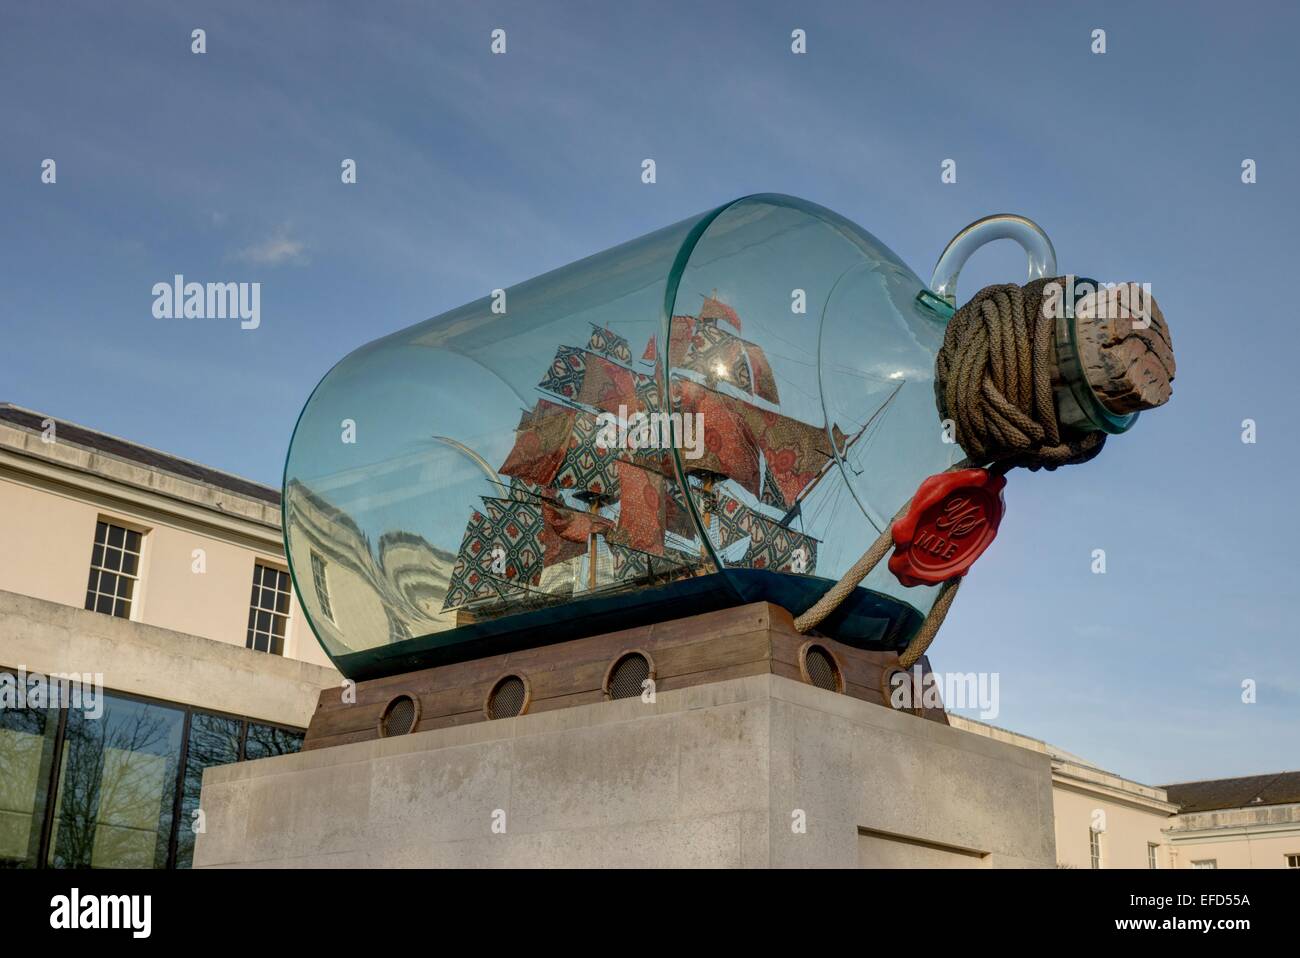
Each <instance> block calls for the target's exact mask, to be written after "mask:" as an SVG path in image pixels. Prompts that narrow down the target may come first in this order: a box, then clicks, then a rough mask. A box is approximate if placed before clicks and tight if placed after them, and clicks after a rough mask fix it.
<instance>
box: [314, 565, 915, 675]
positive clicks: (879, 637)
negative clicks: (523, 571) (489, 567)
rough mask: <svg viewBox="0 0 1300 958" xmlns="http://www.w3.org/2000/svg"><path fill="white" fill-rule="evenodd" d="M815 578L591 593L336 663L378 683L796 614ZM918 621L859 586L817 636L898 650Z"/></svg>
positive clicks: (710, 580) (811, 598) (739, 575)
mask: <svg viewBox="0 0 1300 958" xmlns="http://www.w3.org/2000/svg"><path fill="white" fill-rule="evenodd" d="M833 584H834V583H833V581H832V580H830V579H825V578H822V577H820V576H809V575H789V574H785V573H777V572H768V571H764V570H761V569H734V568H733V569H728V570H727V571H726V572H725V573H713V574H710V575H702V576H695V577H693V578H689V579H683V580H680V581H677V582H672V583H668V584H666V585H663V586H659V587H657V588H650V589H640V590H637V591H633V592H627V593H618V594H613V595H611V594H608V593H604V594H600V593H597V594H594V595H591V596H589V597H586V598H575V599H570V600H568V601H566V602H564V603H563V604H562V605H557V606H553V607H550V608H543V609H533V610H530V611H527V612H521V613H518V614H515V615H504V616H500V617H497V618H494V619H490V620H487V621H483V622H475V623H473V624H469V625H463V626H460V627H459V628H456V629H452V630H450V631H446V632H437V633H434V634H432V635H425V636H418V637H414V638H411V639H407V640H405V641H402V642H396V643H392V644H389V645H383V646H379V647H377V648H374V649H365V650H362V651H358V652H353V653H349V654H347V655H341V656H336V657H335V663H336V665H337V666H338V667H339V669H340V671H342V672H343V674H344V675H347V676H348V677H350V678H352V679H355V680H357V681H366V680H369V679H377V678H383V677H385V676H389V675H396V674H399V673H402V672H409V671H413V670H415V669H426V668H432V667H435V666H439V665H447V664H451V663H454V662H463V661H467V660H469V659H476V658H482V657H483V656H488V655H501V654H504V653H509V652H515V651H520V650H522V649H531V648H537V647H540V646H545V645H553V644H555V643H557V642H567V641H569V640H571V639H578V638H584V637H586V636H590V635H598V634H601V633H605V632H612V631H616V630H620V629H628V628H635V627H637V626H643V625H652V624H654V623H657V622H666V621H668V620H671V619H680V618H684V617H686V616H691V615H699V614H702V613H705V612H714V611H717V610H719V609H727V608H732V607H735V606H740V605H747V604H748V603H751V602H771V603H773V604H775V605H779V606H781V607H782V608H785V609H787V610H789V611H790V612H791V614H793V615H798V614H799V613H800V612H802V611H804V610H805V609H807V608H808V607H809V606H811V605H812V604H813V603H814V602H815V601H816V600H817V599H818V598H819V597H820V596H821V595H822V594H823V593H825V592H826V590H827V589H829V588H830V587H831V586H832V585H833ZM922 618H923V616H922V615H921V614H920V612H918V611H917V610H916V609H914V608H913V607H912V606H910V605H908V604H907V603H904V602H900V601H899V600H897V599H895V598H893V597H891V596H886V595H883V594H881V593H878V592H873V591H871V590H868V589H863V588H860V587H859V588H857V589H854V590H853V593H852V594H851V595H850V596H849V597H848V598H847V599H846V600H845V601H844V602H843V603H842V604H841V605H840V606H839V608H838V609H837V610H836V611H835V613H834V614H833V615H832V616H830V617H829V618H827V619H826V620H825V621H824V622H823V623H822V624H821V626H820V627H819V628H818V630H817V632H818V633H819V634H821V635H825V636H828V637H830V638H833V639H835V640H837V641H839V642H843V643H844V644H845V645H849V646H852V647H854V648H858V649H863V650H867V651H878V652H901V651H902V650H903V648H905V647H906V645H907V642H908V639H909V637H910V636H911V635H913V634H914V633H915V631H916V629H917V627H918V626H919V625H920V623H921V620H922Z"/></svg>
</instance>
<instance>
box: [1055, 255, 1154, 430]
mask: <svg viewBox="0 0 1300 958" xmlns="http://www.w3.org/2000/svg"><path fill="white" fill-rule="evenodd" d="M1052 283H1061V284H1062V285H1063V286H1065V287H1066V288H1065V289H1064V290H1047V291H1046V293H1045V296H1046V298H1045V302H1044V308H1048V304H1049V302H1050V303H1062V302H1063V303H1064V304H1066V307H1065V309H1064V310H1063V311H1059V310H1058V311H1055V315H1056V320H1057V322H1056V361H1057V362H1056V367H1057V368H1056V370H1055V371H1054V375H1053V379H1054V381H1055V383H1056V398H1057V411H1058V415H1059V417H1060V419H1061V422H1062V423H1064V424H1066V425H1069V426H1072V427H1074V428H1076V429H1080V430H1083V431H1085V432H1091V431H1100V432H1107V433H1120V432H1124V431H1126V430H1127V429H1128V428H1129V427H1130V426H1132V425H1133V423H1134V421H1135V420H1136V419H1137V414H1138V413H1139V412H1141V411H1142V410H1144V409H1154V408H1155V407H1157V406H1162V405H1164V404H1165V403H1166V402H1168V401H1169V397H1170V396H1171V395H1172V394H1173V380H1174V371H1175V364H1174V350H1173V344H1172V341H1171V339H1170V336H1169V325H1168V323H1166V322H1165V317H1164V313H1162V312H1161V311H1160V307H1159V305H1158V304H1157V303H1156V301H1155V298H1154V297H1153V296H1152V295H1151V292H1150V290H1149V289H1148V288H1147V287H1146V286H1142V285H1139V284H1137V283H1124V284H1121V285H1117V286H1109V287H1107V286H1101V287H1099V286H1098V285H1097V284H1095V283H1093V282H1092V281H1090V280H1082V279H1078V280H1076V279H1075V278H1074V277H1068V278H1066V279H1061V280H1053V281H1052ZM1069 304H1073V305H1072V307H1071V306H1070V305H1069Z"/></svg>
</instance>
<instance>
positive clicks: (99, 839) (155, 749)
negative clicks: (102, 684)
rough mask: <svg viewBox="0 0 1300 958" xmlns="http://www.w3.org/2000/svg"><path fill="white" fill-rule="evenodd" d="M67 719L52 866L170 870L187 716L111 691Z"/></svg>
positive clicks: (49, 854) (51, 846) (49, 861)
mask: <svg viewBox="0 0 1300 958" xmlns="http://www.w3.org/2000/svg"><path fill="white" fill-rule="evenodd" d="M65 721H66V725H67V728H66V730H65V732H64V739H63V751H62V755H61V756H60V760H59V787H58V790H57V792H56V793H55V798H54V815H53V819H54V820H53V824H52V831H51V834H50V837H49V846H48V848H49V850H48V852H47V853H46V856H45V858H46V864H47V865H49V866H50V867H52V868H165V867H166V866H167V859H168V855H169V852H170V849H169V845H170V841H171V832H172V809H173V806H174V804H175V801H176V775H177V771H178V767H179V762H180V755H181V736H182V731H183V729H184V727H185V713H184V711H183V710H181V709H177V708H169V707H168V706H165V705H155V704H152V703H149V702H140V701H136V700H134V699H125V698H120V697H118V696H116V695H107V694H106V695H104V703H103V715H102V716H101V717H99V718H94V717H93V716H92V715H91V714H89V713H88V712H86V711H84V710H80V709H68V711H67V717H66V720H65Z"/></svg>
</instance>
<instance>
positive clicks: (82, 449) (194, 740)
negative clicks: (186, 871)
mask: <svg viewBox="0 0 1300 958" xmlns="http://www.w3.org/2000/svg"><path fill="white" fill-rule="evenodd" d="M279 499H280V497H279V492H278V490H276V489H272V488H268V487H266V486H261V485H258V484H257V483H252V482H249V481H247V480H244V479H240V478H238V477H236V476H231V475H228V474H225V473H222V472H219V471H217V470H214V469H209V468H207V467H205V466H201V465H199V464H197V463H193V462H189V461H186V460H183V459H179V458H177V457H174V456H169V455H167V454H165V453H161V452H158V451H156V450H153V449H149V448H147V447H144V446H140V445H138V444H136V443H131V442H127V441H125V440H122V439H118V438H116V437H113V436H108V435H105V434H102V433H98V432H95V431H93V430H89V429H86V428H83V427H80V426H77V425H75V424H73V423H68V422H64V421H56V420H54V419H52V418H50V417H47V416H44V415H42V414H40V413H36V412H32V411H30V410H25V409H21V408H18V407H15V406H11V405H0V543H2V544H3V548H2V549H0V705H3V708H0V767H3V768H4V774H3V775H0V863H3V864H8V865H18V866H20V867H21V866H28V867H31V866H40V867H48V866H55V867H58V866H91V867H100V866H110V867H111V866H128V867H164V866H168V865H178V866H181V867H184V866H186V865H187V864H188V861H189V855H190V854H191V853H192V848H193V839H194V834H195V831H194V829H195V827H201V823H199V822H196V821H195V819H196V816H197V812H198V809H197V805H198V794H199V791H198V789H199V784H200V780H201V775H202V770H203V768H204V767H206V766H207V765H211V764H223V763H227V762H232V761H238V760H240V759H248V758H257V757H262V756H266V755H272V754H277V753H279V752H284V751H295V750H296V749H297V748H298V745H299V743H300V742H301V739H302V732H303V730H304V729H305V727H306V725H307V723H308V721H309V719H310V717H311V714H312V712H313V710H314V709H315V706H316V702H317V699H318V697H319V694H320V691H321V689H323V688H327V687H330V686H337V685H339V683H340V682H341V677H340V676H339V675H338V673H337V672H336V671H335V670H334V669H333V668H332V667H331V666H330V664H329V660H328V658H327V657H326V656H325V654H324V653H323V651H322V650H321V648H320V646H319V645H318V644H317V642H316V640H315V638H314V636H313V635H312V633H311V629H310V628H309V627H308V625H307V623H306V621H305V620H304V618H303V615H302V611H301V609H300V608H299V607H298V603H297V601H296V600H295V598H294V596H293V591H292V589H291V587H290V582H289V576H288V573H287V567H286V565H285V562H284V548H283V544H282V542H281V540H280V510H279ZM69 679H71V681H70V680H69ZM56 694H62V695H64V696H72V695H77V696H79V699H78V701H80V702H81V704H82V705H83V707H82V708H80V709H78V708H59V707H57V706H56V704H54V703H53V702H52V697H53V696H54V695H56ZM87 702H94V703H96V704H95V705H94V707H93V708H90V707H85V705H86V703H87Z"/></svg>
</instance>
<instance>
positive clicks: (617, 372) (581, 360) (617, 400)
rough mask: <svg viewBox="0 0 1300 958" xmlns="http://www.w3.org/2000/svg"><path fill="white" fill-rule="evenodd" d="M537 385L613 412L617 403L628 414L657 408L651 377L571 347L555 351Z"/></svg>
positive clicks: (656, 394)
mask: <svg viewBox="0 0 1300 958" xmlns="http://www.w3.org/2000/svg"><path fill="white" fill-rule="evenodd" d="M537 385H538V388H539V389H545V390H546V391H547V392H552V393H555V394H556V395H557V396H563V397H564V398H565V399H569V400H572V401H573V402H577V403H582V404H583V405H584V406H594V407H595V408H597V409H602V410H604V411H606V412H612V413H615V414H617V413H618V412H619V407H620V406H623V407H625V408H626V409H627V411H628V412H629V413H632V412H647V411H654V410H657V409H658V408H659V393H658V390H657V389H655V385H654V379H653V378H652V377H650V376H646V375H644V374H643V373H638V372H634V371H633V370H631V369H628V368H627V367H626V366H620V365H619V364H618V363H612V362H610V361H609V360H608V359H605V358H604V357H603V356H598V355H597V354H595V353H592V352H588V351H587V350H585V349H578V348H576V347H573V346H561V347H560V348H559V349H557V350H556V352H555V359H554V360H553V361H552V362H551V366H550V368H549V369H548V370H547V371H546V375H545V376H543V377H542V381H541V382H540V383H538V384H537Z"/></svg>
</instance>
